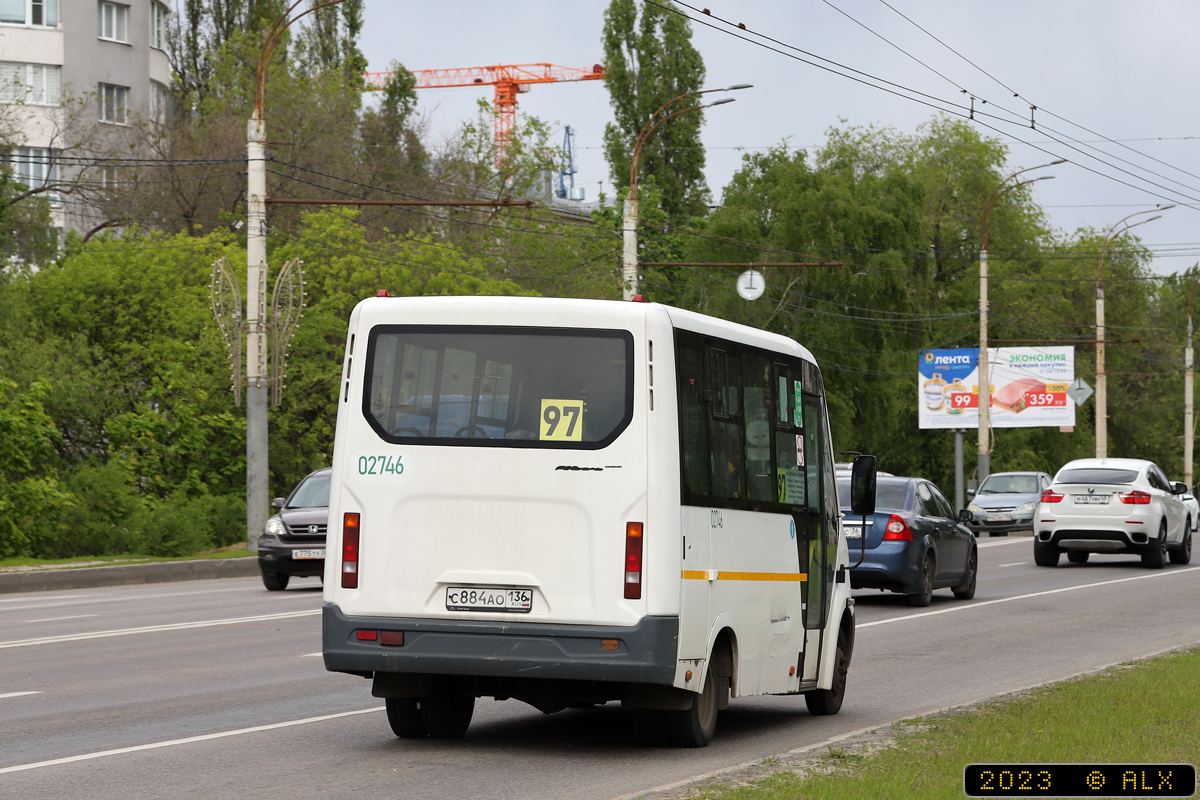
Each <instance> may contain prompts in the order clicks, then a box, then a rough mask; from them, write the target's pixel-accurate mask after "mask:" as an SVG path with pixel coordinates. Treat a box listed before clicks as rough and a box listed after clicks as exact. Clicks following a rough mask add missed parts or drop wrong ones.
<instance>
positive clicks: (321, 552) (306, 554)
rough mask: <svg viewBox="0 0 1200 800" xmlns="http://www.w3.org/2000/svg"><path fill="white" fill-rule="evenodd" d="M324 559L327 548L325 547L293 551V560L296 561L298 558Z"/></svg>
mask: <svg viewBox="0 0 1200 800" xmlns="http://www.w3.org/2000/svg"><path fill="white" fill-rule="evenodd" d="M324 557H325V548H324V547H322V548H320V549H316V548H314V549H311V550H293V551H292V558H293V559H296V558H324Z"/></svg>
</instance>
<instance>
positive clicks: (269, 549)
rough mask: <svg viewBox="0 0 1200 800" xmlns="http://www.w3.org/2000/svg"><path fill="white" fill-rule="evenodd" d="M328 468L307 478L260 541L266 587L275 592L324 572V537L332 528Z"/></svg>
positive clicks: (278, 501) (282, 502)
mask: <svg viewBox="0 0 1200 800" xmlns="http://www.w3.org/2000/svg"><path fill="white" fill-rule="evenodd" d="M330 472H331V470H330V468H329V467H325V468H324V469H319V470H317V471H316V472H313V473H311V474H310V475H308V476H306V477H305V478H304V480H302V481H300V483H299V485H298V486H296V488H295V489H293V490H292V493H291V494H290V495H289V496H288V497H287V499H284V498H282V497H276V498H275V502H274V503H273V505H274V506H275V508H277V509H278V510H279V513H277V514H276V515H275V516H273V517H271V518H270V519H269V520H267V524H266V527H265V528H264V529H263V532H262V535H261V536H260V537H259V539H258V566H259V568H260V569H261V570H262V579H263V585H264V586H266V587H267V588H268V589H270V590H271V591H272V592H278V591H280V590H282V589H286V588H287V585H288V580H289V579H290V578H291V577H293V576H295V577H311V576H322V575H324V573H325V534H326V531H327V529H328V527H329V475H330Z"/></svg>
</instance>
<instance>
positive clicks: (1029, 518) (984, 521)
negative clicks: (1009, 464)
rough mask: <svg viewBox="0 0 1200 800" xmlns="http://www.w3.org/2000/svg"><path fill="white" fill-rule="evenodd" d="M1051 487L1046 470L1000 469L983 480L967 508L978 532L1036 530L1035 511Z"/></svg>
mask: <svg viewBox="0 0 1200 800" xmlns="http://www.w3.org/2000/svg"><path fill="white" fill-rule="evenodd" d="M1049 487H1050V476H1049V475H1047V474H1046V473H1044V472H996V473H993V474H991V475H989V476H987V477H986V478H984V480H983V484H982V485H980V487H979V491H977V492H975V494H974V496H973V497H972V499H971V503H970V505H968V506H967V509H968V510H969V511H970V512H971V515H972V516H971V519H970V520H969V521H968V522H967V525H968V526H970V528H971V532H972V533H974V534H975V535H976V536H985V535H986V536H1008V534H1010V533H1012V532H1014V531H1031V530H1033V514H1034V512H1035V511H1037V506H1038V502H1039V501H1040V500H1041V499H1042V492H1044V491H1045V490H1046V489H1048V488H1049Z"/></svg>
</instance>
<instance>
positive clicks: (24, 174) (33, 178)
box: [13, 147, 58, 201]
mask: <svg viewBox="0 0 1200 800" xmlns="http://www.w3.org/2000/svg"><path fill="white" fill-rule="evenodd" d="M13 160H14V161H15V162H16V173H17V179H18V180H19V181H20V182H21V183H23V184H25V185H26V186H27V187H29V188H30V189H43V188H45V187H47V186H53V185H54V184H56V183H58V162H57V159H56V158H55V157H54V151H53V150H51V149H50V148H48V147H18V148H17V153H16V155H15V156H14V157H13ZM48 196H49V197H50V200H51V201H57V200H58V194H57V193H56V192H49V193H48Z"/></svg>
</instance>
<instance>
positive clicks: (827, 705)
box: [804, 629, 850, 717]
mask: <svg viewBox="0 0 1200 800" xmlns="http://www.w3.org/2000/svg"><path fill="white" fill-rule="evenodd" d="M846 651H847V643H846V633H845V630H844V629H843V630H840V631H838V640H837V653H836V654H835V655H834V661H833V684H832V685H831V686H830V687H829V688H828V689H814V690H813V691H811V692H806V693H805V695H804V703H805V705H807V706H808V713H810V714H813V715H815V716H822V717H824V716H829V715H831V714H836V713H838V712H839V711H841V710H842V700H844V699H845V697H846V675H847V674H848V673H849V672H850V658H849V656H848V655H847V652H846Z"/></svg>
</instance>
